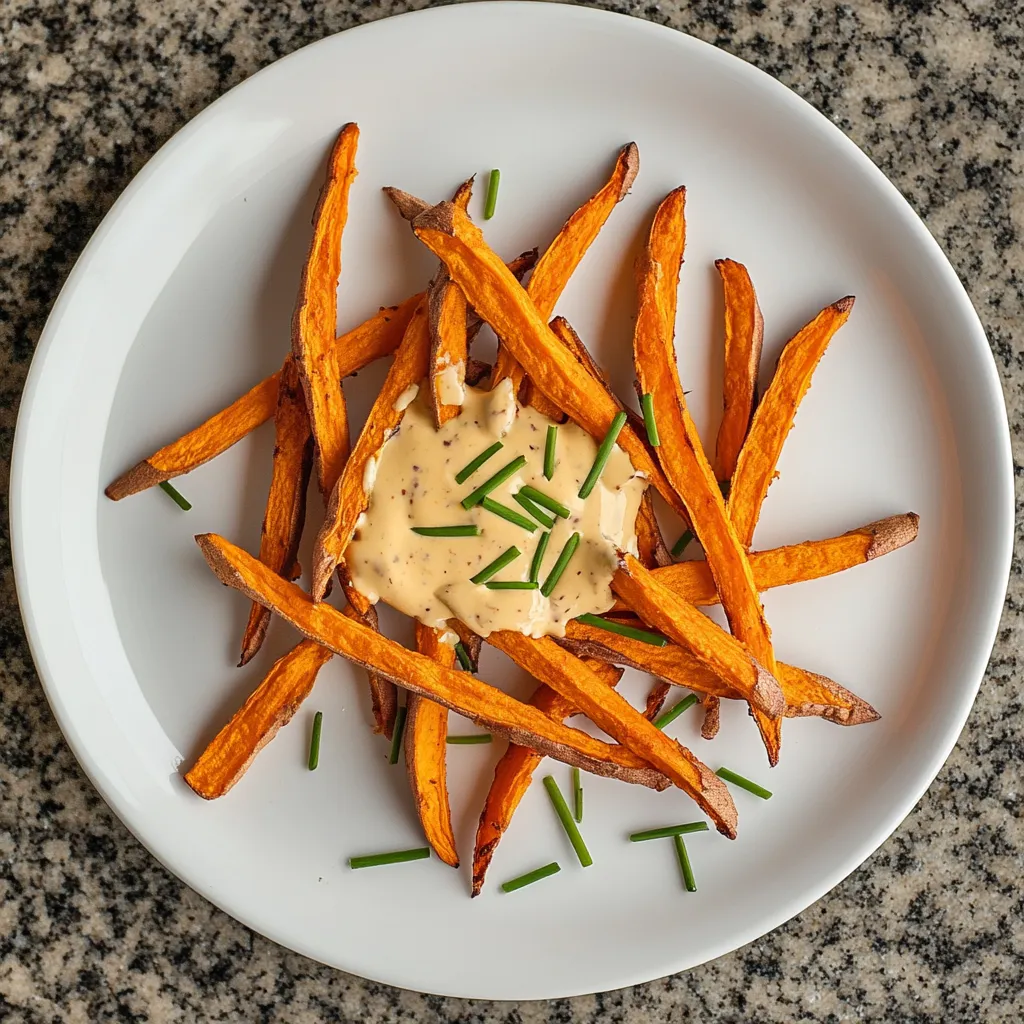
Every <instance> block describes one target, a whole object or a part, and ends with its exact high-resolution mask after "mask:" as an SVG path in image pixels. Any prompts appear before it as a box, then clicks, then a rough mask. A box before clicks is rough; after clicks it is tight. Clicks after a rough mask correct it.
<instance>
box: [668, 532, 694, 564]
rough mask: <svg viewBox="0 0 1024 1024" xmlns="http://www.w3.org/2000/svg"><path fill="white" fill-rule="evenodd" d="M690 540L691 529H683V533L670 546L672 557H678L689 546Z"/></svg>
mask: <svg viewBox="0 0 1024 1024" xmlns="http://www.w3.org/2000/svg"><path fill="white" fill-rule="evenodd" d="M691 540H693V531H692V530H683V535H682V536H681V537H680V538H679V540H677V541H676V542H675V544H674V545H673V546H672V557H673V558H678V557H679V556H680V555H681V554H682V553H683V552H684V551H685V550H686V549H687V548H688V547H689V546H690V541H691Z"/></svg>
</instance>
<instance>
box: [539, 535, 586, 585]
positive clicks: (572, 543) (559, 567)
mask: <svg viewBox="0 0 1024 1024" xmlns="http://www.w3.org/2000/svg"><path fill="white" fill-rule="evenodd" d="M579 546H580V535H579V534H578V533H574V534H573V535H572V536H571V537H570V538H569V539H568V540H567V541H566V542H565V547H563V548H562V552H561V554H560V555H559V556H558V561H557V562H555V564H554V566H553V567H552V569H551V572H549V573H548V578H547V579H546V580H545V581H544V586H543V587H541V588H540V592H541V593H542V594H543V595H544V596H545V597H550V596H551V592H552V591H553V590H554V589H555V587H557V586H558V581H559V580H560V579H561V578H562V573H563V572H565V568H566V566H567V565H568V564H569V559H570V558H572V556H573V555H574V554H575V553H576V549H577V548H578V547H579Z"/></svg>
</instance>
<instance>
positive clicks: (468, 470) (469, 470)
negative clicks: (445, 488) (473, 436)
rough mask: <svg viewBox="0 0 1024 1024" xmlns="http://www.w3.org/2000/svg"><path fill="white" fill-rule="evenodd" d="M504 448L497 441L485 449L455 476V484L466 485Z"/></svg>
mask: <svg viewBox="0 0 1024 1024" xmlns="http://www.w3.org/2000/svg"><path fill="white" fill-rule="evenodd" d="M504 447H505V446H504V445H503V444H502V443H501V442H500V441H495V442H494V444H492V445H491V447H490V448H485V449H484V450H483V451H482V452H481V453H480V454H479V455H478V456H477V457H476V458H475V459H473V460H472V461H471V462H469V463H467V464H466V465H465V466H463V467H462V469H460V470H459V471H458V473H456V474H455V482H456V483H457V484H464V483H465V482H466V481H467V480H468V479H469V478H470V477H471V476H472V475H473V474H474V473H475V472H476V471H477V470H478V469H479V468H480V467H481V466H482V465H483V464H484V463H485V462H486V461H487V460H488V459H489V458H490V457H491V456H492V455H497V454H498V452H500V451H501V449H502V448H504Z"/></svg>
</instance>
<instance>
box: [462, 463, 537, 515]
mask: <svg viewBox="0 0 1024 1024" xmlns="http://www.w3.org/2000/svg"><path fill="white" fill-rule="evenodd" d="M525 465H526V456H525V455H520V456H519V457H518V458H516V459H513V460H512V461H511V462H510V463H508V465H506V466H502V467H501V469H499V470H498V472H497V473H495V474H494V476H492V477H491V478H490V479H489V480H485V481H484V482H483V483H482V484H481V485H480V486H479V487H478V488H477V489H476V490H475V491H473V492H472V493H470V494H469V495H467V496H466V497H465V498H463V499H462V507H463V508H464V509H471V508H472V507H473V506H474V505H479V504H480V502H481V501H483V500H484V498H486V497H487V495H488V494H490V493H491V491H493V490H496V489H497V488H499V487H500V486H501V485H502V484H503V483H504V482H505V481H506V480H508V479H509V477H512V476H515V475H516V473H518V472H519V470H521V469H522V468H523V466H525Z"/></svg>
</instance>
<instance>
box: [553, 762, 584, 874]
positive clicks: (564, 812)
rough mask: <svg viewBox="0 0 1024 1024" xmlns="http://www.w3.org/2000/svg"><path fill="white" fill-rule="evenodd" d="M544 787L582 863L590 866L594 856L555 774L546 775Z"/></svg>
mask: <svg viewBox="0 0 1024 1024" xmlns="http://www.w3.org/2000/svg"><path fill="white" fill-rule="evenodd" d="M544 788H545V789H546V790H547V791H548V796H549V797H550V798H551V806H552V807H554V809H555V814H557V815H558V820H559V821H560V822H561V823H562V828H564V829H565V834H566V835H567V836H568V837H569V842H570V843H572V848H573V849H574V850H575V851H576V856H577V858H579V862H580V864H581V865H582V866H583V867H585V868H589V867H590V865H591V864H593V863H594V858H593V857H591V856H590V851H589V850H588V849H587V844H586V843H585V842H583V836H581V835H580V830H579V829H578V828H577V827H576V822H575V821H573V820H572V815H571V814H570V813H569V806H568V804H566V802H565V797H564V796H562V791H561V790H560V789H559V788H558V783H557V782H555V780H554V777H553V776H551V775H545V776H544Z"/></svg>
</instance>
